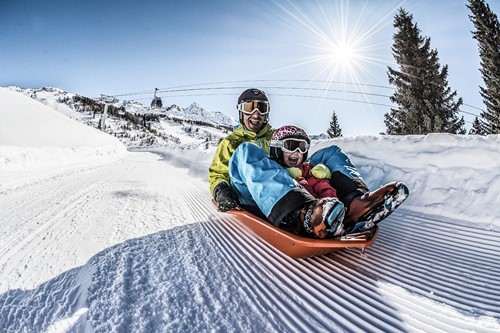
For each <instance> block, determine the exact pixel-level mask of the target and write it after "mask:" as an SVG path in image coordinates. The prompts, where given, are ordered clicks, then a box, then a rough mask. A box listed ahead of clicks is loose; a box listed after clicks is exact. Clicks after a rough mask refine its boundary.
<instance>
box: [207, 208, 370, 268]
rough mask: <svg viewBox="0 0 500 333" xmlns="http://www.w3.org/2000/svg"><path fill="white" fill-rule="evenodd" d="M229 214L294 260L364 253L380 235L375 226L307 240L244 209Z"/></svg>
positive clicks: (234, 210) (231, 211)
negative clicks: (349, 251) (349, 250)
mask: <svg viewBox="0 0 500 333" xmlns="http://www.w3.org/2000/svg"><path fill="white" fill-rule="evenodd" d="M214 204H215V203H214ZM227 214H230V215H232V216H234V217H236V219H237V220H238V221H240V222H242V223H243V224H244V225H245V226H246V227H247V228H249V229H250V230H252V231H253V232H254V233H255V234H257V235H258V236H260V237H261V238H262V239H264V240H265V241H266V242H268V243H269V244H271V245H272V246H274V247H275V248H277V249H278V250H280V251H281V252H283V253H284V254H286V255H288V256H290V257H294V258H306V257H312V256H318V255H322V254H327V253H330V252H334V251H338V250H342V249H345V248H361V249H362V250H363V251H364V249H365V248H366V247H368V246H370V245H372V244H373V242H374V241H375V238H376V236H377V233H378V226H375V228H373V229H370V230H367V231H365V232H362V233H356V234H350V235H346V236H343V237H342V238H338V239H314V238H306V237H300V236H297V235H294V234H292V233H290V232H288V231H285V230H283V229H280V228H277V227H275V226H274V225H272V224H271V223H270V222H268V221H265V220H263V219H260V218H258V217H256V216H255V215H253V214H251V213H249V212H248V211H246V210H243V209H233V210H230V211H228V212H227Z"/></svg>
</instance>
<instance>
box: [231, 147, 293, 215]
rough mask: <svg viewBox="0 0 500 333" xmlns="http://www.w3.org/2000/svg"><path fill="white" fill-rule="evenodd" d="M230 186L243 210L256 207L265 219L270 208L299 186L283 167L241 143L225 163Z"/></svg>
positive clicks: (257, 148)
mask: <svg viewBox="0 0 500 333" xmlns="http://www.w3.org/2000/svg"><path fill="white" fill-rule="evenodd" d="M229 176H230V178H231V187H232V188H233V190H234V191H235V192H236V194H237V195H238V199H239V200H240V204H241V205H242V206H243V207H245V208H249V207H255V206H257V207H258V208H259V209H260V211H261V212H262V213H263V214H264V215H265V216H269V214H270V213H271V210H272V209H273V207H274V205H275V204H276V203H277V202H278V201H279V200H280V199H281V198H282V197H284V196H285V195H286V194H287V193H288V192H289V191H291V190H292V189H294V188H295V187H298V186H299V184H298V183H297V182H296V181H295V180H294V179H293V178H292V177H290V175H289V174H288V171H286V169H285V168H283V167H282V166H281V165H279V164H278V163H276V162H275V161H273V160H272V159H270V158H269V156H267V154H266V152H265V151H264V150H262V148H260V147H259V146H257V145H256V144H254V143H250V142H245V143H242V144H241V145H239V146H238V148H236V150H235V151H234V154H233V156H231V159H230V160H229Z"/></svg>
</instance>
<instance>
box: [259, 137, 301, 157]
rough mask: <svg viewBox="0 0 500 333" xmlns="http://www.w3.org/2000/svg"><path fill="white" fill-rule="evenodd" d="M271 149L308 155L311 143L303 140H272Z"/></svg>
mask: <svg viewBox="0 0 500 333" xmlns="http://www.w3.org/2000/svg"><path fill="white" fill-rule="evenodd" d="M269 145H270V146H271V147H275V148H281V150H283V151H284V152H287V153H293V152H295V151H297V150H298V151H299V153H301V154H305V153H307V151H308V150H309V143H307V141H306V140H303V139H294V138H289V139H283V140H271V142H270V143H269Z"/></svg>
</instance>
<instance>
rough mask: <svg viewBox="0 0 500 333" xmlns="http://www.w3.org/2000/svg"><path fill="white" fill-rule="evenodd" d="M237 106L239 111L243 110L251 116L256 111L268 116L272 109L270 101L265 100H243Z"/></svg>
mask: <svg viewBox="0 0 500 333" xmlns="http://www.w3.org/2000/svg"><path fill="white" fill-rule="evenodd" d="M236 107H237V109H238V111H240V112H243V113H244V114H246V115H247V116H251V115H252V114H253V113H254V112H255V111H257V112H258V113H259V114H260V115H261V116H267V115H268V114H269V109H270V106H269V103H268V102H264V101H248V102H241V103H240V104H238V105H237V106H236Z"/></svg>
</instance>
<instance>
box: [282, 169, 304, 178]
mask: <svg viewBox="0 0 500 333" xmlns="http://www.w3.org/2000/svg"><path fill="white" fill-rule="evenodd" d="M286 170H287V171H288V173H289V174H290V176H291V177H292V178H293V179H297V178H299V177H302V171H300V169H299V168H297V167H291V168H287V169H286Z"/></svg>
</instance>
